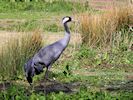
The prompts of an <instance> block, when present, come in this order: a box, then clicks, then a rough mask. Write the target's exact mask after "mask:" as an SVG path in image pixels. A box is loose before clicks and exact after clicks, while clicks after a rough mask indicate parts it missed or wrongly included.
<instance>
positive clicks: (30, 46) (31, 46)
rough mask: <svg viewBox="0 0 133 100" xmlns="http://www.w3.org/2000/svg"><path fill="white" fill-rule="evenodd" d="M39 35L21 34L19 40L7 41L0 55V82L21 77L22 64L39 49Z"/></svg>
mask: <svg viewBox="0 0 133 100" xmlns="http://www.w3.org/2000/svg"><path fill="white" fill-rule="evenodd" d="M41 42H42V41H41V35H40V33H37V32H35V33H34V34H33V35H30V34H21V35H20V38H16V39H9V40H8V42H7V45H6V46H5V48H3V49H2V51H1V53H0V66H1V67H0V70H1V72H0V76H1V77H0V80H10V79H16V78H18V77H20V78H22V77H23V67H22V66H24V63H25V62H26V61H27V60H28V59H29V58H30V57H32V56H33V54H34V53H35V52H37V51H38V50H39V48H41V45H42V44H41Z"/></svg>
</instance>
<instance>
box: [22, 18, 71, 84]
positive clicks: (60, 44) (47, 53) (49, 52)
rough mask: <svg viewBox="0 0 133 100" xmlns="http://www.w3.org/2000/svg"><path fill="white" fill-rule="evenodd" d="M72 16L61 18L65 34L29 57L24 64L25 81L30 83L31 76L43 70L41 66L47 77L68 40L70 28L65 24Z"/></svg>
mask: <svg viewBox="0 0 133 100" xmlns="http://www.w3.org/2000/svg"><path fill="white" fill-rule="evenodd" d="M71 21H72V18H71V17H69V16H65V17H64V18H63V19H62V23H63V26H64V30H65V36H64V37H63V38H62V39H60V40H58V41H56V42H55V43H52V44H50V45H48V46H46V47H43V48H41V49H40V50H39V51H38V52H37V53H36V54H35V55H34V56H33V57H32V58H31V59H29V60H28V61H27V62H26V63H25V65H24V71H25V74H26V78H27V81H28V82H29V84H30V85H31V84H32V78H33V76H34V75H38V74H40V73H42V72H43V68H45V67H46V72H45V78H46V79H48V73H49V70H50V68H51V67H52V65H53V63H54V62H55V61H56V60H57V59H58V58H59V57H60V55H61V54H62V53H63V51H64V50H65V48H66V47H67V45H68V43H69V41H70V30H69V27H68V25H67V23H68V22H71Z"/></svg>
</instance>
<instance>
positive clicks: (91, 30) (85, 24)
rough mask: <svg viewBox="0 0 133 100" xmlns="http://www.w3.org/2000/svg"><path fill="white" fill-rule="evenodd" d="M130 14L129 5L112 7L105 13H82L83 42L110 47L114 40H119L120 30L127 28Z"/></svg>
mask: <svg viewBox="0 0 133 100" xmlns="http://www.w3.org/2000/svg"><path fill="white" fill-rule="evenodd" d="M131 14H132V9H131V7H114V8H112V9H110V10H108V11H106V12H105V13H101V14H95V15H94V14H82V15H81V16H80V20H81V36H82V41H83V44H87V45H88V46H90V47H97V46H99V47H104V48H107V47H109V48H110V47H112V45H115V43H116V42H121V40H122V39H121V38H122V37H123V36H122V35H123V33H122V32H120V31H121V30H123V29H127V27H128V25H129V23H130V21H129V16H130V15H131ZM124 34H128V32H127V33H124ZM118 38H120V39H119V41H118V40H117V39H118ZM124 39H127V37H125V38H124Z"/></svg>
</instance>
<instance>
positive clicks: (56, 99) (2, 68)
mask: <svg viewBox="0 0 133 100" xmlns="http://www.w3.org/2000/svg"><path fill="white" fill-rule="evenodd" d="M81 2H82V1H81ZM5 3H6V4H5ZM65 3H66V5H64V1H62V0H59V1H54V3H50V2H43V3H42V2H38V3H34V2H32V3H24V2H16V3H9V2H1V4H0V11H1V16H0V19H1V22H2V21H6V23H7V24H2V26H1V30H5V31H7V30H8V31H20V32H21V31H24V32H25V34H23V33H20V34H19V33H18V38H12V39H9V40H8V42H7V43H6V45H5V48H2V52H0V100H9V99H13V100H29V99H30V100H47V99H48V100H60V99H61V100H62V99H66V100H68V99H74V100H77V99H81V100H82V99H89V100H132V99H133V93H132V92H133V89H132V82H130V81H132V79H133V74H132V72H133V52H132V50H131V49H130V45H131V44H132V32H129V31H128V27H126V24H129V22H128V21H129V20H128V15H130V10H131V9H128V8H120V9H119V8H114V9H112V10H110V11H108V12H101V11H95V10H92V9H90V7H88V8H86V7H85V6H84V4H81V3H80V2H79V3H74V2H73V3H72V2H67V1H66V2H65ZM79 9H80V10H79ZM121 9H122V10H121ZM78 10H79V11H78ZM87 10H88V11H87ZM82 11H83V13H84V14H83V13H82ZM88 12H89V13H91V14H89V15H88ZM75 13H76V14H77V16H76V18H81V26H82V27H81V30H80V31H79V30H77V29H76V32H80V33H81V35H82V38H83V42H82V43H83V44H82V45H80V44H76V45H73V44H70V45H69V46H68V47H67V48H66V50H65V52H64V53H63V54H62V56H61V58H60V59H59V60H58V61H57V62H56V63H55V64H54V65H53V66H52V68H51V70H52V72H53V73H50V75H49V77H50V78H55V79H56V80H58V81H60V83H61V84H79V86H78V85H77V86H76V87H74V86H73V87H71V89H72V90H73V91H75V92H72V93H65V92H62V91H59V92H58V93H56V92H52V90H51V92H50V93H49V94H47V95H45V93H44V92H41V91H39V92H38V91H37V90H36V89H35V88H34V89H31V87H30V86H29V85H28V83H27V81H26V79H25V77H24V72H23V65H24V63H25V62H26V61H27V60H28V59H29V58H30V57H32V55H34V54H35V52H37V51H38V50H39V49H40V48H41V47H42V42H44V43H45V41H47V40H42V38H41V35H42V34H40V33H41V32H40V31H39V30H36V29H40V30H42V31H48V32H56V33H58V32H60V31H63V29H62V26H61V25H59V21H60V18H62V17H63V16H64V15H75ZM86 13H87V14H86ZM79 15H81V16H79ZM55 18H56V19H55ZM50 19H52V20H50ZM12 21H13V22H12ZM130 22H131V21H130ZM4 25H5V26H4ZM6 25H7V26H6ZM75 25H76V24H75ZM3 26H4V27H3ZM74 27H76V26H74V25H73V26H71V30H72V32H73V31H75V29H74ZM35 30H36V31H35ZM27 31H33V32H32V33H29V32H27ZM111 35H112V39H110V37H111ZM45 39H47V38H45ZM76 43H77V41H76ZM108 48H109V49H108ZM44 70H45V69H44ZM43 77H44V73H42V74H41V75H38V76H35V77H34V82H33V84H34V86H38V85H39V84H40V82H41V84H43V82H44V80H43ZM8 82H10V83H9V84H10V85H9V86H8V85H7V83H8ZM53 84H54V83H53ZM48 85H50V84H48ZM51 86H52V85H51ZM55 86H56V85H55ZM57 87H58V86H57ZM60 87H61V86H60ZM49 89H50V88H49ZM52 89H54V86H52Z"/></svg>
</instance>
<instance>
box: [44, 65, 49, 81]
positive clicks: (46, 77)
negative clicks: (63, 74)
mask: <svg viewBox="0 0 133 100" xmlns="http://www.w3.org/2000/svg"><path fill="white" fill-rule="evenodd" d="M48 73H49V69H48V68H47V67H46V72H45V76H44V78H45V79H46V80H48Z"/></svg>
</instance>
